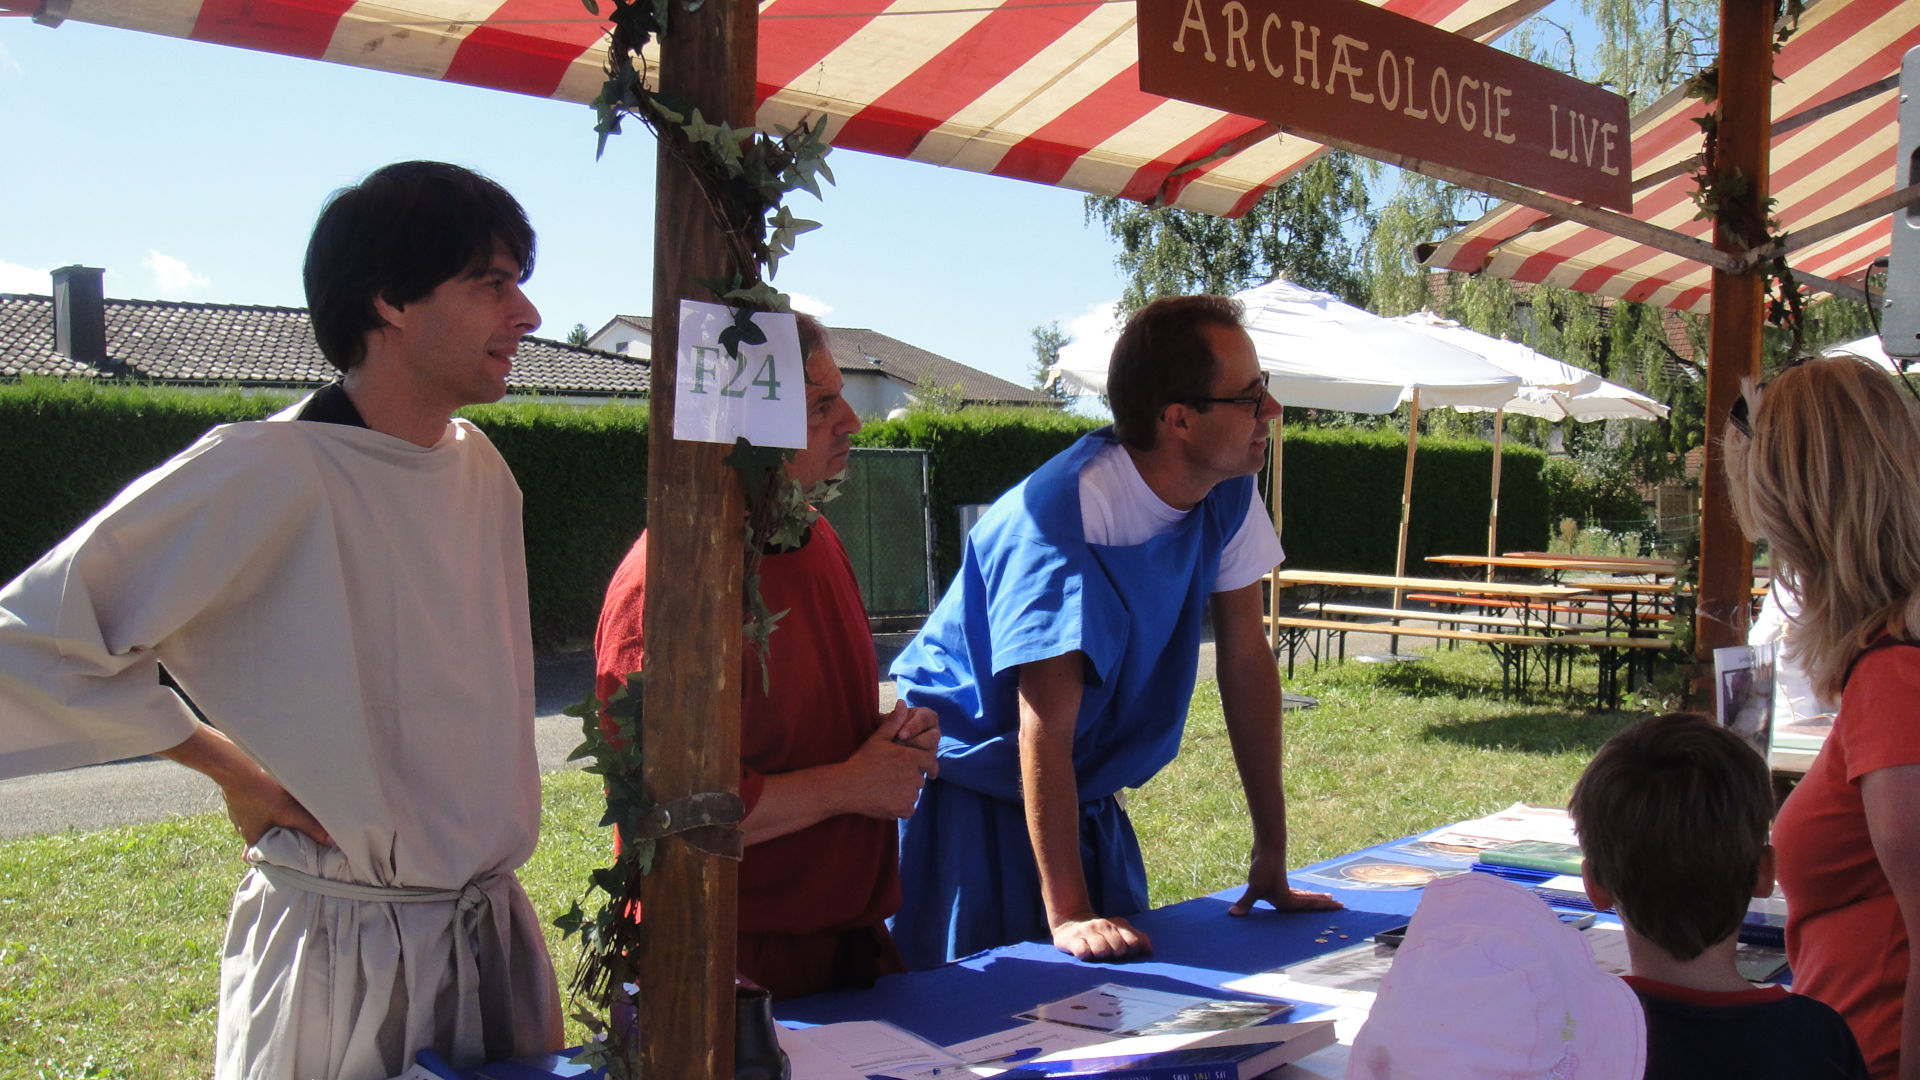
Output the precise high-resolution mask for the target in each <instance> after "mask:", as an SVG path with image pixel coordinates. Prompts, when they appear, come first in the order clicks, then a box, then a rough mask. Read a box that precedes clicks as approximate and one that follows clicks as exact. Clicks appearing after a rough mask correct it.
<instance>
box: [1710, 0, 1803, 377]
mask: <svg viewBox="0 0 1920 1080" xmlns="http://www.w3.org/2000/svg"><path fill="white" fill-rule="evenodd" d="M1805 8H1806V4H1805V0H1774V5H1773V15H1774V18H1773V26H1774V31H1773V34H1774V37H1773V51H1774V53H1775V55H1778V54H1779V52H1780V50H1781V48H1782V47H1784V46H1785V45H1786V43H1787V40H1788V39H1789V38H1791V37H1793V35H1794V32H1795V31H1796V30H1798V29H1799V27H1800V15H1801V13H1802V12H1803V11H1804V10H1805ZM1685 87H1686V91H1685V92H1686V95H1687V96H1688V97H1693V98H1699V99H1700V100H1701V101H1703V102H1705V103H1706V105H1707V111H1706V113H1705V114H1704V115H1702V116H1699V117H1696V118H1695V120H1694V123H1696V124H1699V125H1700V130H1701V133H1702V134H1703V135H1704V136H1705V139H1704V146H1703V148H1702V150H1701V155H1700V169H1699V171H1698V172H1695V173H1694V174H1693V183H1694V190H1693V192H1692V196H1691V197H1692V199H1693V202H1694V205H1695V206H1697V207H1699V210H1698V211H1697V212H1696V213H1695V214H1694V215H1693V217H1694V220H1695V221H1699V220H1701V219H1703V218H1705V219H1710V220H1712V221H1714V222H1715V223H1716V224H1718V225H1719V226H1720V227H1721V228H1723V229H1724V230H1725V231H1726V233H1727V235H1729V236H1731V237H1733V238H1734V239H1735V240H1737V241H1738V242H1739V243H1740V244H1741V245H1742V246H1744V247H1745V249H1746V250H1748V251H1755V250H1759V249H1761V248H1771V250H1773V251H1774V252H1776V254H1773V255H1770V256H1768V257H1767V258H1765V259H1763V260H1761V262H1760V263H1759V265H1758V267H1757V269H1759V270H1760V272H1762V273H1764V274H1765V275H1766V283H1765V286H1764V288H1765V290H1766V298H1767V322H1768V324H1769V325H1771V326H1775V327H1778V328H1780V329H1782V330H1785V331H1787V332H1788V333H1790V334H1791V335H1792V336H1793V347H1792V349H1793V352H1794V353H1795V354H1796V355H1797V354H1798V353H1799V352H1800V349H1801V345H1802V340H1803V337H1804V335H1805V332H1806V320H1805V306H1806V300H1805V297H1804V295H1803V293H1802V290H1801V288H1800V283H1799V281H1797V280H1795V278H1794V276H1793V268H1792V267H1790V266H1788V265H1787V257H1786V255H1785V254H1783V253H1779V252H1781V247H1782V245H1783V243H1784V242H1785V240H1786V238H1787V234H1786V232H1785V231H1784V230H1783V229H1781V227H1780V219H1779V218H1777V217H1775V216H1773V208H1774V205H1775V204H1776V203H1777V202H1778V201H1779V200H1778V199H1775V198H1773V197H1772V196H1769V197H1768V198H1767V199H1766V200H1764V201H1763V202H1759V203H1758V204H1756V202H1755V198H1754V194H1755V191H1754V183H1753V178H1752V177H1749V176H1746V175H1744V174H1742V173H1740V172H1738V171H1735V172H1731V173H1727V174H1725V175H1721V174H1719V172H1718V170H1717V168H1716V165H1717V162H1716V158H1717V155H1718V152H1719V141H1720V111H1719V108H1718V107H1717V106H1718V102H1719V100H1720V65H1719V64H1714V65H1713V66H1712V67H1708V68H1705V69H1703V70H1701V71H1700V72H1699V73H1698V74H1696V75H1694V76H1693V77H1692V78H1691V79H1688V80H1687V81H1686V84H1685Z"/></svg>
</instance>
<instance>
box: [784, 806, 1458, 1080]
mask: <svg viewBox="0 0 1920 1080" xmlns="http://www.w3.org/2000/svg"><path fill="white" fill-rule="evenodd" d="M1395 842H1396V843H1397V842H1398V841H1395ZM1346 857H1347V856H1341V857H1340V858H1342V859H1344V858H1346ZM1337 861H1339V859H1331V860H1328V863H1332V862H1337ZM1316 865H1326V864H1316ZM1242 891H1244V886H1239V887H1235V888H1232V889H1227V890H1223V891H1221V892H1218V893H1214V894H1212V895H1210V896H1202V897H1198V898H1196V899H1193V900H1186V901H1183V902H1181V903H1177V904H1170V905H1168V906H1166V907H1162V908H1157V909H1155V910H1153V911H1149V912H1146V913H1144V914H1141V915H1139V916H1136V917H1134V918H1132V919H1130V920H1129V921H1131V922H1132V923H1133V924H1134V925H1135V926H1136V927H1139V928H1140V929H1141V930H1144V931H1146V933H1147V934H1148V936H1149V937H1151V938H1152V939H1153V947H1154V953H1153V955H1152V956H1150V957H1147V958H1144V959H1141V960H1134V961H1129V962H1127V963H1119V964H1112V963H1105V964H1099V963H1088V962H1084V961H1080V960H1075V959H1074V958H1073V957H1072V956H1069V955H1067V954H1066V953H1063V952H1061V951H1060V950H1058V949H1056V948H1054V947H1053V945H1052V944H1050V943H1042V942H1021V943H1019V944H1015V945H1007V946H1003V947H1001V948H998V949H991V950H988V951H986V952H983V953H978V954H976V955H974V956H970V957H967V958H965V959H962V960H957V961H955V962H953V963H950V964H945V965H942V966H940V967H937V968H932V969H929V970H926V971H913V972H908V973H906V974H904V975H890V976H888V977H886V978H884V979H881V980H880V981H879V983H877V984H876V985H875V986H874V987H873V988H872V989H870V990H856V991H838V992H835V993H828V994H815V995H813V996H811V997H805V998H798V999H795V1000H792V1001H786V1002H780V1003H778V1004H776V1005H775V1006H774V1014H775V1016H776V1017H777V1018H778V1019H779V1020H781V1021H783V1022H785V1023H788V1024H800V1025H810V1024H829V1023H837V1022H840V1021H844V1020H886V1021H888V1022H891V1023H893V1024H896V1025H898V1026H900V1027H902V1028H905V1029H906V1030H908V1031H911V1032H914V1033H915V1034H917V1035H920V1036H922V1037H924V1038H927V1039H929V1040H931V1041H933V1042H936V1043H939V1044H941V1045H943V1046H947V1045H951V1044H953V1043H956V1042H961V1041H964V1040H967V1039H973V1038H978V1037H980V1036H982V1035H987V1034H990V1033H992V1032H996V1031H1001V1030H1004V1029H1006V1028H1009V1027H1012V1026H1014V1025H1015V1024H1016V1023H1017V1022H1018V1021H1016V1020H1015V1019H1014V1018H1013V1014H1014V1013H1016V1012H1019V1011H1020V1010H1022V1009H1026V1008H1029V1007H1031V1006H1034V1005H1037V1004H1040V1003H1042V1002H1046V1001H1053V1000H1056V999H1058V998H1063V997H1067V996H1069V995H1071V994H1076V993H1079V992H1081V991H1083V990H1090V989H1092V988H1093V987H1096V986H1099V985H1100V984H1102V983H1109V982H1111V983H1121V984H1124V985H1127V986H1139V987H1146V988H1149V989H1155V990H1166V991H1171V992H1174V993H1181V994H1193V995H1201V996H1207V995H1212V996H1218V997H1239V998H1244V997H1256V996H1258V995H1255V994H1250V993H1249V992H1247V991H1244V990H1230V989H1225V987H1224V984H1226V983H1229V982H1233V981H1234V980H1237V979H1241V978H1245V977H1246V976H1249V975H1253V974H1256V973H1258V972H1262V971H1269V970H1271V969H1273V968H1277V967H1283V966H1286V965H1288V964H1295V963H1299V962H1300V961H1303V960H1308V959H1311V958H1313V957H1315V956H1319V955H1322V954H1325V953H1329V952H1334V951H1336V950H1338V949H1342V948H1346V947H1349V946H1352V945H1356V944H1364V943H1366V942H1368V941H1369V940H1371V938H1372V936H1373V935H1374V934H1376V933H1378V932H1379V931H1381V930H1385V929H1387V928H1388V927H1392V926H1399V925H1401V924H1403V923H1405V922H1406V921H1407V919H1408V917H1410V916H1411V915H1412V914H1413V909H1414V906H1415V905H1416V904H1417V903H1418V902H1419V898H1420V893H1419V891H1418V890H1414V889H1395V890H1362V889H1345V890H1335V895H1337V896H1338V897H1339V899H1340V900H1341V901H1342V902H1343V903H1345V904H1346V905H1347V908H1348V910H1346V911H1336V912H1307V913H1302V914H1297V915H1282V914H1280V913H1279V912H1276V911H1273V910H1272V909H1270V908H1268V907H1266V906H1265V905H1264V904H1263V905H1260V906H1259V907H1258V908H1257V909H1256V910H1255V911H1254V912H1253V914H1251V915H1248V916H1246V917H1244V918H1235V917H1233V916H1230V915H1228V914H1227V908H1228V906H1229V905H1231V904H1232V903H1233V901H1234V900H1235V899H1237V898H1238V897H1239V895H1240V893H1241V892H1242ZM1329 927H1338V929H1337V930H1336V931H1335V932H1333V933H1331V934H1328V933H1325V931H1326V930H1327V929H1328V928H1329ZM1340 934H1345V935H1347V936H1346V937H1345V938H1342V937H1340V936H1339V935H1340ZM1323 937H1324V938H1326V940H1325V941H1321V940H1319V939H1321V938H1323ZM1329 1010H1330V1007H1329V1006H1325V1005H1318V1004H1312V1003H1301V1004H1298V1005H1296V1006H1295V1009H1294V1012H1293V1013H1292V1014H1290V1016H1289V1017H1288V1019H1290V1020H1312V1019H1314V1018H1315V1017H1316V1016H1319V1015H1322V1014H1324V1013H1326V1012H1328V1011H1329ZM1339 1053H1340V1052H1339V1051H1336V1050H1334V1049H1330V1050H1327V1051H1322V1053H1321V1054H1316V1055H1314V1056H1313V1057H1312V1058H1309V1059H1308V1063H1306V1064H1305V1065H1300V1066H1288V1067H1287V1068H1285V1069H1282V1070H1280V1071H1278V1072H1277V1073H1275V1074H1273V1075H1274V1076H1275V1077H1276V1080H1279V1078H1285V1077H1301V1078H1306V1077H1324V1078H1330V1080H1337V1078H1339V1077H1340V1076H1342V1075H1343V1067H1340V1066H1336V1067H1327V1066H1325V1065H1324V1064H1323V1065H1322V1067H1321V1068H1318V1069H1316V1068H1314V1067H1313V1065H1312V1063H1313V1061H1314V1059H1315V1058H1319V1057H1321V1056H1322V1055H1328V1056H1330V1057H1332V1058H1335V1059H1336V1060H1343V1059H1340V1058H1339Z"/></svg>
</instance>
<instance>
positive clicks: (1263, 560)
mask: <svg viewBox="0 0 1920 1080" xmlns="http://www.w3.org/2000/svg"><path fill="white" fill-rule="evenodd" d="M1192 512H1193V511H1191V510H1178V509H1175V508H1174V507H1171V506H1168V505H1167V504H1166V502H1165V501H1164V500H1162V499H1161V498H1160V496H1158V495H1155V494H1154V493H1153V489H1152V488H1150V487H1148V486H1147V481H1146V479H1145V478H1143V477H1142V476H1141V475H1140V469H1139V466H1137V465H1135V464H1134V463H1133V458H1132V457H1131V456H1129V455H1128V454H1127V450H1126V447H1124V446H1122V445H1121V444H1120V443H1117V442H1116V443H1111V444H1109V445H1107V446H1106V447H1105V448H1103V449H1102V450H1101V451H1100V452H1099V453H1098V454H1096V455H1095V456H1094V458H1093V460H1091V461H1089V462H1087V464H1086V465H1085V467H1083V468H1082V469H1081V470H1080V527H1081V530H1082V531H1083V532H1084V533H1085V534H1086V538H1087V543H1089V544H1099V545H1101V546H1103V547H1132V546H1133V545H1135V544H1144V543H1146V542H1147V541H1149V540H1151V539H1153V538H1154V537H1156V536H1162V535H1165V534H1166V533H1170V532H1172V531H1173V530H1174V529H1175V528H1177V527H1179V525H1180V523H1181V522H1182V521H1184V520H1186V517H1187V515H1188V514H1190V513H1192ZM1286 557H1287V553H1286V552H1285V551H1284V550H1282V549H1281V547H1280V537H1279V536H1278V535H1277V534H1275V533H1274V531H1273V519H1272V518H1270V517H1268V516H1267V508H1266V506H1265V505H1264V504H1263V503H1261V501H1260V491H1259V489H1258V488H1257V487H1256V488H1255V489H1254V492H1253V497H1252V498H1251V499H1249V500H1248V503H1247V516H1246V518H1245V519H1243V520H1242V521H1241V522H1240V528H1239V529H1238V530H1236V531H1235V532H1234V534H1233V536H1232V538H1231V539H1229V540H1228V541H1227V546H1226V547H1225V548H1224V549H1222V550H1221V552H1220V572H1219V574H1218V575H1217V576H1215V578H1214V581H1213V591H1214V592H1217V593H1222V592H1232V591H1233V590H1235V589H1242V588H1245V587H1247V586H1248V585H1251V584H1253V583H1254V582H1256V581H1259V580H1260V579H1261V578H1262V577H1264V576H1265V575H1266V573H1267V571H1269V570H1271V569H1273V568H1274V567H1276V566H1278V565H1280V563H1281V561H1282V560H1284V559H1285V558H1286Z"/></svg>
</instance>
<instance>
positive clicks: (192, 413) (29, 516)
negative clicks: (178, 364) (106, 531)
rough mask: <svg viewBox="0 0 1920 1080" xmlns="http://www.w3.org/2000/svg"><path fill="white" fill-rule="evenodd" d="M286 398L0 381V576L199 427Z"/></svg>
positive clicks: (267, 408) (27, 561)
mask: <svg viewBox="0 0 1920 1080" xmlns="http://www.w3.org/2000/svg"><path fill="white" fill-rule="evenodd" d="M290 400H291V399H290V398H288V397H284V396H280V395H270V394H260V395H251V396H250V395H244V394H242V393H240V392H239V391H237V390H226V391H221V392H218V393H193V392H191V391H187V390H179V389H173V388H150V387H140V386H115V385H108V386H102V385H99V384H96V383H93V382H90V381H88V380H85V379H73V380H62V379H51V378H28V379H25V380H23V381H21V382H19V383H16V384H10V385H4V386H0V451H3V452H4V454H3V456H0V462H4V465H0V515H4V516H5V520H6V526H5V527H4V528H0V580H7V581H11V580H12V579H13V578H14V576H15V575H17V574H19V573H20V571H22V570H25V569H26V568H27V567H29V566H31V565H33V561H34V560H35V559H38V558H39V557H40V556H41V555H42V554H43V553H44V552H45V551H46V550H47V549H48V548H51V547H52V546H53V545H55V544H57V543H59V542H60V540H61V539H62V538H63V537H65V536H66V535H67V534H68V533H70V532H72V531H73V530H74V529H75V528H76V527H78V526H79V525H80V523H81V522H83V521H85V520H87V518H89V517H91V516H92V515H93V512H94V511H96V510H98V509H100V508H101V507H102V506H105V505H106V504H107V500H109V499H111V498H113V496H114V495H115V494H116V493H118V492H119V490H120V489H121V488H123V487H126V486H127V485H128V484H129V483H131V482H133V480H134V479H135V478H136V477H138V476H140V475H141V474H142V473H145V472H147V471H148V470H150V469H152V468H154V467H155V466H156V465H159V464H160V463H161V462H163V461H165V460H167V459H168V458H170V457H172V456H173V455H174V454H177V453H179V452H180V451H181V450H183V449H185V448H186V447H187V446H188V445H190V444H191V443H192V442H193V441H194V440H195V439H198V438H199V437H200V436H201V435H202V434H204V433H205V432H206V430H207V429H208V428H210V427H213V426H214V425H216V424H229V423H232V422H234V421H236V420H258V419H260V418H261V417H263V416H269V415H271V414H273V413H275V412H278V411H279V410H280V409H282V408H285V407H286V404H287V402H288V401H290Z"/></svg>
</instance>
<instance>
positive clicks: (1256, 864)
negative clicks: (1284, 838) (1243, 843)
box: [1227, 852, 1346, 915]
mask: <svg viewBox="0 0 1920 1080" xmlns="http://www.w3.org/2000/svg"><path fill="white" fill-rule="evenodd" d="M1256 900H1265V901H1266V902H1267V903H1269V904H1272V905H1273V907H1274V910H1276V911H1339V910H1341V909H1343V908H1344V907H1346V905H1345V904H1342V903H1341V902H1340V901H1338V900H1335V899H1334V898H1333V897H1332V896H1331V895H1329V894H1327V893H1321V892H1303V891H1301V890H1298V889H1295V888H1293V887H1292V886H1290V885H1288V884H1287V868H1286V859H1285V857H1284V856H1268V855H1262V854H1260V853H1258V852H1256V853H1255V854H1254V856H1253V865H1252V866H1251V867H1249V868H1248V870H1247V891H1246V892H1244V893H1242V894H1241V895H1240V899H1238V900H1236V901H1234V902H1233V906H1232V907H1229V908H1228V909H1227V914H1229V915H1246V914H1249V913H1251V912H1252V911H1253V904H1254V901H1256Z"/></svg>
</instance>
